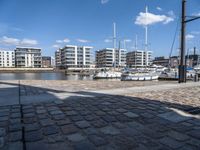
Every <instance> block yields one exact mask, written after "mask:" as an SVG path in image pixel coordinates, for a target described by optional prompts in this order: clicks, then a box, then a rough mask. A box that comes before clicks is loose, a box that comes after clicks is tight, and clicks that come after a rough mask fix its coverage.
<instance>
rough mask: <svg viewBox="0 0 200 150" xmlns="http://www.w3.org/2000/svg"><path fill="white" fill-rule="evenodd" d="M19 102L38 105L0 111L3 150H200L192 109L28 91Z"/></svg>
mask: <svg viewBox="0 0 200 150" xmlns="http://www.w3.org/2000/svg"><path fill="white" fill-rule="evenodd" d="M0 84H6V85H12V86H17V84H12V83H5V82H1V83H0ZM22 87H24V88H22ZM4 90H6V89H4ZM7 90H9V89H7ZM57 94H61V95H57ZM62 94H64V96H63V97H62ZM65 94H66V95H65ZM67 94H68V96H67ZM40 95H43V97H45V98H46V99H45V98H44V100H42V101H40V100H39V99H40V98H42V96H40ZM10 96H12V93H11V94H10ZM20 96H21V98H24V97H26V99H29V98H31V97H35V99H36V101H35V103H34V101H33V100H34V99H32V101H30V103H25V102H24V103H20V104H16V105H8V106H1V107H0V149H12V148H14V149H17V150H18V149H27V150H35V149H43V150H45V149H48V150H53V149H57V150H62V149H77V150H78V149H80V150H84V149H85V150H88V149H98V150H100V149H102V150H104V149H109V150H110V149H119V150H123V149H124V150H127V149H136V150H137V149H138V150H145V149H148V150H149V149H153V150H154V149H160V150H161V149H162V150H163V149H166V150H167V149H180V150H183V149H192V150H193V149H194V150H195V149H200V134H199V133H200V128H199V126H200V119H199V114H198V113H196V114H195V115H194V114H192V113H190V112H189V111H188V110H192V109H197V108H194V107H192V106H189V105H180V104H176V103H169V102H167V101H166V102H160V101H157V100H153V99H141V98H138V97H129V96H123V95H109V94H100V93H94V92H90V91H78V92H66V91H64V90H63V91H60V90H56V89H55V90H52V89H48V88H42V87H39V88H38V87H34V86H29V85H20ZM48 98H50V99H51V100H50V101H48ZM26 99H25V98H24V101H25V100H26ZM188 112H189V113H188ZM2 141H3V142H2Z"/></svg>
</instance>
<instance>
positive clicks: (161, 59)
mask: <svg viewBox="0 0 200 150" xmlns="http://www.w3.org/2000/svg"><path fill="white" fill-rule="evenodd" d="M153 64H155V65H161V66H164V67H168V66H169V58H165V57H164V56H161V57H155V59H154V60H153Z"/></svg>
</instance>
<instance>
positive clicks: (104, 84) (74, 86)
mask: <svg viewBox="0 0 200 150" xmlns="http://www.w3.org/2000/svg"><path fill="white" fill-rule="evenodd" d="M169 83H175V84H176V82H173V81H172V82H166V81H162V82H158V81H153V82H152V81H150V82H149V81H146V82H138V81H136V82H134V81H133V82H127V81H110V80H109V81H107V80H101V81H100V80H97V81H70V80H67V81H65V80H50V81H49V80H21V81H20V84H21V85H23V86H21V88H22V89H24V93H22V94H24V95H25V94H27V95H31V94H34V95H35V94H37V93H39V94H41V93H46V92H47V91H48V90H52V91H55V90H57V91H60V92H65V91H67V92H76V91H91V90H105V89H116V88H127V87H142V86H148V85H160V84H169ZM30 85H31V86H32V88H31V87H30ZM33 87H35V88H33ZM25 91H26V92H25Z"/></svg>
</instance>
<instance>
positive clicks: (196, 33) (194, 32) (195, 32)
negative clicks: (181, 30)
mask: <svg viewBox="0 0 200 150" xmlns="http://www.w3.org/2000/svg"><path fill="white" fill-rule="evenodd" d="M191 34H195V35H199V34H200V31H192V32H191Z"/></svg>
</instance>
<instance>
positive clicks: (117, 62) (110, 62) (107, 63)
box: [95, 48, 126, 68]
mask: <svg viewBox="0 0 200 150" xmlns="http://www.w3.org/2000/svg"><path fill="white" fill-rule="evenodd" d="M95 58H96V67H97V68H104V67H106V68H111V67H125V66H126V50H125V49H120V50H119V49H116V50H115V51H114V49H113V48H105V49H102V50H98V51H96V56H95Z"/></svg>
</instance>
